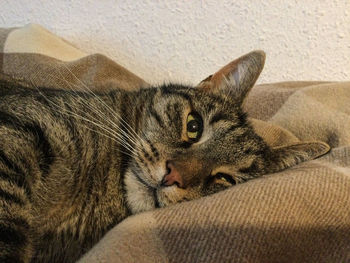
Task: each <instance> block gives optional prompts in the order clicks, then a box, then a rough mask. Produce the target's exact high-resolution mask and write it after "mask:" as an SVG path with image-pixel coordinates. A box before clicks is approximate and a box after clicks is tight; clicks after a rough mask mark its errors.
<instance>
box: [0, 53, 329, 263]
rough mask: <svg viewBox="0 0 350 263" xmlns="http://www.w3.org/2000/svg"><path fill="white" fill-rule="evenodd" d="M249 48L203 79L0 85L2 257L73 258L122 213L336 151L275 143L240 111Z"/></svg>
mask: <svg viewBox="0 0 350 263" xmlns="http://www.w3.org/2000/svg"><path fill="white" fill-rule="evenodd" d="M264 62H265V54H264V52H262V51H253V52H251V53H248V54H246V55H244V56H242V57H240V58H238V59H236V60H234V61H233V62H231V63H229V64H228V65H226V66H225V67H223V68H222V69H220V70H219V71H218V72H216V73H215V74H213V75H211V76H209V77H208V78H206V79H205V80H203V81H202V82H201V83H200V84H198V85H197V86H187V85H179V84H164V85H160V86H154V87H148V88H144V89H142V88H141V89H140V90H137V91H126V90H122V89H115V90H111V91H108V92H100V93H98V92H95V93H91V92H84V91H72V90H70V91H68V90H52V89H42V88H36V89H30V88H22V87H20V86H16V85H14V84H13V85H11V84H9V83H5V84H4V83H2V84H1V92H0V262H26V263H27V262H50V263H52V262H74V261H76V260H78V259H79V257H80V256H81V255H82V254H83V253H85V252H86V251H88V250H89V249H90V248H91V247H92V246H93V245H94V244H95V243H96V242H97V241H98V240H99V239H100V238H101V237H102V236H103V235H104V234H105V233H106V232H107V231H108V230H109V229H110V228H112V227H113V226H115V225H116V224H118V223H119V222H121V221H122V220H123V219H125V218H126V217H128V216H130V215H132V214H136V213H140V212H143V211H148V210H151V209H155V208H158V207H166V206H169V205H172V204H175V203H179V202H183V201H189V200H193V199H197V198H199V197H202V196H207V195H210V194H214V193H216V192H218V191H221V190H224V189H227V188H229V187H231V186H232V185H235V184H237V183H241V182H245V181H247V180H250V179H253V178H256V177H259V176H261V175H263V174H268V173H274V172H278V171H281V170H283V169H286V168H288V167H291V166H293V165H296V164H298V163H300V162H303V161H307V160H311V159H314V158H316V157H319V156H321V155H323V154H325V153H327V152H328V151H329V146H328V145H327V144H325V143H322V142H316V141H315V142H300V143H296V144H293V145H287V146H283V147H277V148H272V147H270V146H269V145H268V144H267V143H266V142H265V141H264V140H263V139H262V138H261V137H260V136H258V135H257V134H256V132H255V131H254V129H253V127H252V126H251V124H250V123H249V121H248V119H247V114H246V113H245V112H244V111H243V110H242V104H243V102H244V99H245V98H246V96H247V94H248V93H249V91H250V90H251V88H252V87H253V85H254V84H255V82H256V80H257V78H258V76H259V74H260V72H261V71H262V68H263V66H264Z"/></svg>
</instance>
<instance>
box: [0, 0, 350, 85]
mask: <svg viewBox="0 0 350 263" xmlns="http://www.w3.org/2000/svg"><path fill="white" fill-rule="evenodd" d="M0 3H1V8H0V26H1V27H12V26H22V25H24V24H26V23H30V22H34V23H39V24H41V25H43V26H45V27H46V28H48V29H49V30H51V31H53V32H54V33H56V34H58V35H60V36H62V37H64V38H66V39H67V40H69V41H70V42H72V43H73V44H74V45H76V46H77V47H79V48H81V49H83V50H85V51H88V52H99V53H104V54H106V55H107V56H110V57H111V58H113V59H114V60H116V61H117V62H119V63H120V64H122V65H124V66H125V67H127V68H129V69H130V70H132V71H133V72H135V73H136V74H138V75H139V76H141V77H143V78H144V79H145V80H147V81H150V82H152V83H154V82H161V81H163V80H175V81H182V82H185V83H195V82H196V81H198V80H200V79H202V78H205V77H206V76H207V75H209V74H210V73H212V72H214V71H215V70H216V69H218V68H219V67H221V66H222V65H224V64H226V63H227V62H229V61H230V60H232V59H234V58H235V57H238V56H240V55H242V54H243V53H246V52H249V51H250V50H253V49H263V50H265V51H266V53H267V62H266V65H265V70H264V72H263V74H262V76H261V79H260V81H259V82H260V83H263V82H275V81H282V80H350V1H349V0H332V1H325V0H324V1H322V0H313V1H301V0H300V1H297V0H295V1H292V0H288V1H283V0H270V1H247V0H231V1H219V0H207V1H185V0H183V1H176V0H173V1H161V0H158V1H150V0H149V1H136V0H123V1H113V0H96V1H93V0H74V1H68V0H67V1H59V0H57V1H50V0H47V1H44V0H42V1H40V0H30V1H29V0H0Z"/></svg>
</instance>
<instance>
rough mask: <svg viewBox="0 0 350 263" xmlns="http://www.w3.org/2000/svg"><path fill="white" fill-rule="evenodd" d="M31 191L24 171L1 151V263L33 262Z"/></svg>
mask: <svg viewBox="0 0 350 263" xmlns="http://www.w3.org/2000/svg"><path fill="white" fill-rule="evenodd" d="M29 194H30V190H29V188H28V185H27V183H26V177H25V175H24V174H23V173H21V167H20V166H19V165H17V164H16V162H15V161H14V160H12V158H11V157H10V156H8V155H7V154H6V153H5V152H4V151H2V150H1V149H0V262H2V263H7V262H11V263H12V262H18V263H22V262H23V263H27V262H30V260H31V255H32V247H31V235H30V225H31V215H30V213H29V211H30V210H29V208H30V202H29V196H28V195H29Z"/></svg>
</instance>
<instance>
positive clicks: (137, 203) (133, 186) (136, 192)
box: [125, 169, 155, 214]
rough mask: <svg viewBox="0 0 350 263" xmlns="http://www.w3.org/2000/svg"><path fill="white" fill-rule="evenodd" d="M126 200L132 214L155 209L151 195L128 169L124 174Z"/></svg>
mask: <svg viewBox="0 0 350 263" xmlns="http://www.w3.org/2000/svg"><path fill="white" fill-rule="evenodd" d="M125 187H126V199H127V203H128V206H129V208H130V210H131V212H132V213H133V214H137V213H140V212H144V211H148V210H152V209H154V208H155V201H154V198H153V193H152V191H151V190H150V189H148V188H147V186H145V185H144V184H143V183H141V182H140V181H138V180H137V179H136V177H135V175H134V174H133V173H132V172H131V171H130V170H129V169H128V170H127V171H126V173H125Z"/></svg>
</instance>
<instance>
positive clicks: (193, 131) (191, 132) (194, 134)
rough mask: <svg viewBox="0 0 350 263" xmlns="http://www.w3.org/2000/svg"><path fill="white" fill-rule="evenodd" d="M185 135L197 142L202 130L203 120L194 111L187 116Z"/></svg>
mask: <svg viewBox="0 0 350 263" xmlns="http://www.w3.org/2000/svg"><path fill="white" fill-rule="evenodd" d="M186 129H187V131H186V132H187V137H188V138H189V139H190V140H191V141H193V142H197V141H198V140H199V139H200V137H201V136H202V132H203V121H202V118H201V117H200V116H199V115H198V114H196V113H190V114H188V116H187V125H186Z"/></svg>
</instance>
